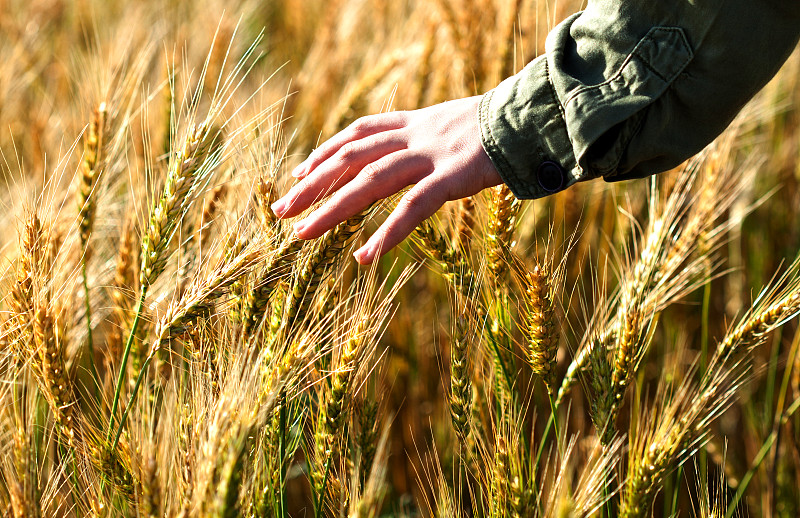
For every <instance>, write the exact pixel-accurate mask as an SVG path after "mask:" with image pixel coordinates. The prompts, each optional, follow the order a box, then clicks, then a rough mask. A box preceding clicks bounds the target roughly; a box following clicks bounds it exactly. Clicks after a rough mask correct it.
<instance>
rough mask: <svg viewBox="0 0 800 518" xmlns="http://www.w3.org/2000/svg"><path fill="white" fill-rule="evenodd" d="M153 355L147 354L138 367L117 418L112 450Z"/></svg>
mask: <svg viewBox="0 0 800 518" xmlns="http://www.w3.org/2000/svg"><path fill="white" fill-rule="evenodd" d="M154 357H155V355H154V354H148V355H147V357H146V358H145V359H144V361H143V362H142V368H141V369H139V375H138V376H136V383H135V384H134V385H133V390H132V391H131V395H130V397H129V398H128V404H127V405H125V410H124V411H123V412H122V416H121V417H120V418H119V428H118V429H117V434H116V435H115V436H114V443H113V444H112V445H111V449H112V450H115V449H116V448H117V445H118V444H119V438H120V437H121V436H122V430H123V429H124V428H125V421H127V419H128V414H129V413H130V411H131V407H133V403H134V402H135V401H136V395H137V394H138V393H139V386H140V385H141V384H142V380H143V379H144V375H145V373H146V372H147V367H148V366H149V365H150V362H151V361H152V360H153V358H154Z"/></svg>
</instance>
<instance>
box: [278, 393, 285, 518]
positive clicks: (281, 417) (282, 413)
mask: <svg viewBox="0 0 800 518" xmlns="http://www.w3.org/2000/svg"><path fill="white" fill-rule="evenodd" d="M279 412H280V413H279V420H280V428H281V429H280V444H279V451H280V473H279V484H280V487H279V490H280V499H281V500H280V516H281V518H286V500H285V498H286V491H285V484H286V394H285V393H284V392H281V401H280V410H279Z"/></svg>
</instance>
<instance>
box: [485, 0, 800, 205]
mask: <svg viewBox="0 0 800 518" xmlns="http://www.w3.org/2000/svg"><path fill="white" fill-rule="evenodd" d="M799 36H800V2H796V1H793V0H786V1H783V2H780V1H767V0H760V1H747V0H713V1H702V0H698V1H697V2H694V3H693V4H692V3H689V2H688V1H683V0H675V1H666V0H663V1H659V2H647V1H638V0H637V1H630V2H614V1H610V0H599V1H595V2H590V3H589V5H588V6H587V9H586V10H585V11H584V12H582V13H579V14H577V15H575V16H573V17H571V18H569V19H567V20H566V21H565V22H563V23H562V24H561V25H559V26H558V27H557V28H556V29H554V30H553V31H552V33H551V34H550V35H549V36H548V39H547V45H546V54H545V56H542V57H540V58H538V59H537V60H535V61H533V62H532V63H530V64H529V65H528V66H527V67H526V68H525V69H524V70H523V71H522V72H520V73H519V74H517V75H516V76H514V77H511V78H509V79H507V80H506V81H504V82H503V83H501V84H500V85H499V86H498V87H497V88H495V89H494V90H492V91H491V92H489V93H487V94H486V95H485V96H484V98H483V99H482V102H481V107H480V114H479V117H480V125H481V133H482V141H483V145H484V148H485V149H486V151H487V154H488V155H489V156H490V158H491V159H492V162H493V163H494V165H495V167H496V168H497V169H498V171H499V172H500V174H501V176H502V178H503V180H504V181H505V182H506V183H507V184H508V185H509V187H511V189H512V190H513V191H514V193H515V194H516V195H517V196H518V197H520V198H539V197H542V196H546V195H548V194H551V193H552V192H557V191H559V190H561V189H564V188H566V187H568V186H569V185H571V184H573V183H575V182H577V181H583V180H587V179H591V178H596V177H599V176H602V177H604V178H605V179H607V180H622V179H628V178H638V177H644V176H648V175H651V174H654V173H657V172H660V171H664V170H666V169H669V168H671V167H673V166H675V165H677V164H679V163H680V162H682V161H683V160H685V159H686V158H687V157H689V156H691V155H693V154H694V153H696V152H697V151H699V150H700V149H702V148H703V147H704V146H705V145H706V144H708V143H709V142H710V141H711V140H713V138H714V137H715V136H717V135H718V134H719V133H720V132H722V130H723V129H724V128H725V127H726V126H727V125H728V124H729V123H730V121H731V120H732V119H733V117H734V116H735V115H736V113H737V112H738V111H739V110H740V109H741V107H742V106H743V105H744V104H745V103H746V102H747V101H748V100H749V99H750V98H751V97H752V96H753V95H754V94H755V93H756V92H757V91H758V90H759V89H760V88H761V87H762V86H763V85H764V84H765V83H766V82H767V81H768V80H769V79H770V78H771V77H772V76H773V75H774V74H775V72H776V71H777V70H778V68H779V67H780V65H781V64H782V63H783V61H785V59H786V57H787V56H788V55H789V53H790V52H791V50H792V49H793V48H794V46H795V45H796V43H797V40H798V37H799Z"/></svg>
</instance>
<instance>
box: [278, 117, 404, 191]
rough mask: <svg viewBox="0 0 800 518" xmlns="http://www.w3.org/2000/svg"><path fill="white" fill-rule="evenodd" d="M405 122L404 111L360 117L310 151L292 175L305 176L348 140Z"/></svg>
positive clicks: (389, 128) (397, 126) (394, 127)
mask: <svg viewBox="0 0 800 518" xmlns="http://www.w3.org/2000/svg"><path fill="white" fill-rule="evenodd" d="M405 124H406V115H405V113H404V112H388V113H379V114H376V115H367V116H366V117H361V118H360V119H357V120H356V121H355V122H353V123H352V124H350V125H349V126H347V127H346V128H345V129H343V130H342V131H340V132H339V133H337V134H336V135H334V136H333V137H331V138H330V139H328V140H327V141H326V142H324V143H323V144H322V145H321V146H319V147H318V148H317V149H315V150H314V151H312V152H311V154H310V155H309V156H308V158H306V159H305V160H304V161H303V162H302V163H301V164H300V165H298V166H297V167H296V168H295V169H294V171H292V176H294V177H295V178H300V179H302V178H305V177H306V176H308V174H309V173H310V172H311V171H313V170H314V168H316V167H317V166H318V165H320V164H321V163H323V162H324V161H325V160H327V159H328V158H330V157H331V156H333V155H334V154H335V153H336V152H337V151H338V150H339V148H341V147H342V146H344V145H345V144H347V143H348V142H350V141H353V140H359V139H362V138H364V137H368V136H370V135H374V134H375V133H380V132H382V131H389V130H393V129H398V128H402V127H403V126H405Z"/></svg>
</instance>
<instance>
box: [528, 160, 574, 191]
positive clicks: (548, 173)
mask: <svg viewBox="0 0 800 518" xmlns="http://www.w3.org/2000/svg"><path fill="white" fill-rule="evenodd" d="M566 176H567V175H566V172H565V171H564V168H563V167H561V166H560V165H558V164H557V163H555V162H553V161H551V160H546V161H544V162H542V163H541V164H539V167H538V168H537V169H536V179H537V180H538V181H539V186H540V187H541V188H542V189H543V190H544V191H546V192H548V193H556V192H558V191H560V190H562V189H564V184H565V183H566Z"/></svg>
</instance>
